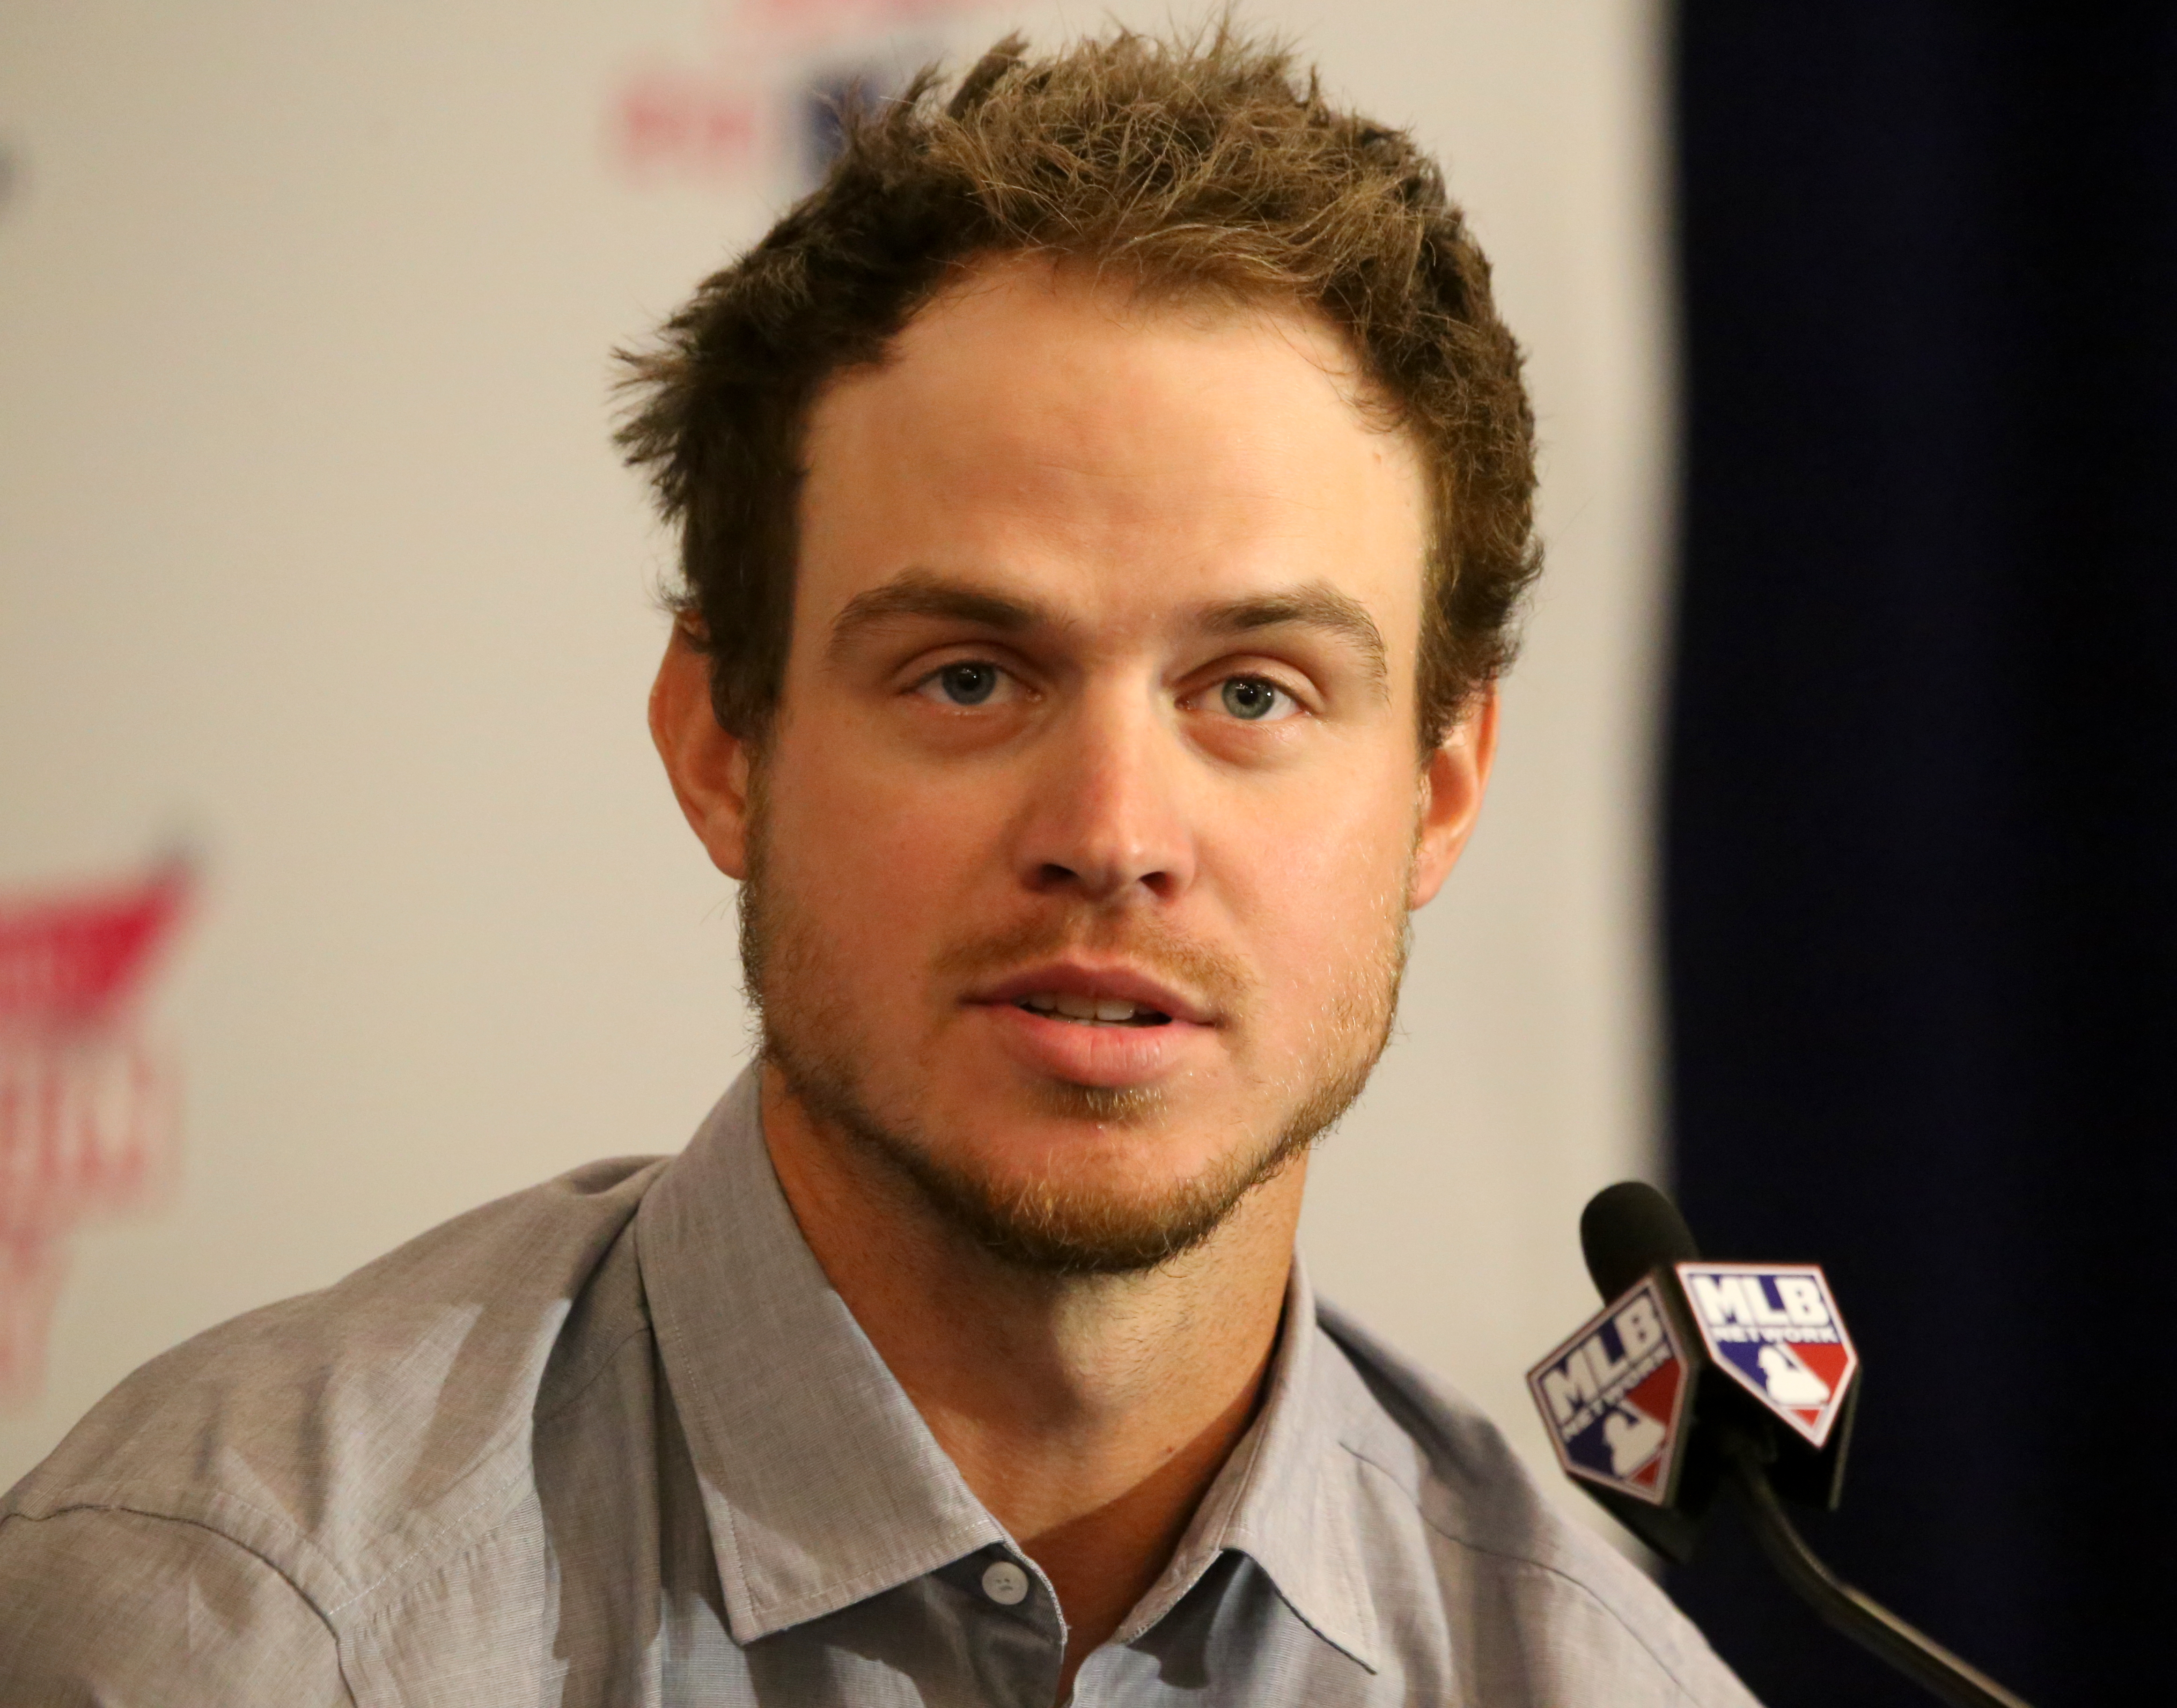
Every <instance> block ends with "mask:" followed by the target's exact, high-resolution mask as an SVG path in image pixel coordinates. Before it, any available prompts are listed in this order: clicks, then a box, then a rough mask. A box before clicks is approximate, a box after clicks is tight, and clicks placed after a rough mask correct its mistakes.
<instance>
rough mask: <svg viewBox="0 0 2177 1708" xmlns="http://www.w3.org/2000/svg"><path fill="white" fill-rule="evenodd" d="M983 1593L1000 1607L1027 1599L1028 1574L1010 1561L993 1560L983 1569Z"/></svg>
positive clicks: (1016, 1604) (1016, 1603)
mask: <svg viewBox="0 0 2177 1708" xmlns="http://www.w3.org/2000/svg"><path fill="white" fill-rule="evenodd" d="M983 1593H984V1594H985V1595H986V1596H989V1597H990V1599H991V1600H992V1601H994V1602H996V1603H997V1604H998V1605H999V1606H1000V1607H1018V1606H1019V1605H1020V1604H1021V1603H1022V1602H1024V1601H1026V1600H1027V1599H1028V1574H1027V1573H1026V1572H1024V1571H1023V1570H1022V1569H1020V1568H1019V1567H1018V1566H1017V1565H1015V1564H1014V1563H1012V1561H1011V1560H994V1561H993V1562H991V1563H990V1564H989V1565H987V1566H985V1568H984V1569H983Z"/></svg>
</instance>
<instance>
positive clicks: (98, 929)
mask: <svg viewBox="0 0 2177 1708" xmlns="http://www.w3.org/2000/svg"><path fill="white" fill-rule="evenodd" d="M193 888H194V876H193V873H192V870H191V868H190V866H189V865H188V862H187V861H185V860H183V859H170V860H167V861H166V862H164V863H162V864H161V865H159V866H158V867H156V868H155V870H153V871H152V872H151V873H150V875H149V876H146V877H144V878H141V879H139V880H137V881H133V882H128V883H122V884H113V885H107V886H103V887H96V888H91V887H85V888H83V889H80V890H76V891H74V892H64V893H60V894H54V895H46V896H33V897H23V898H0V1400H22V1399H26V1398H28V1397H30V1395H32V1394H35V1392H36V1391H37V1388H38V1385H39V1383H40V1381H41V1378H42V1377H43V1375H44V1372H45V1362H46V1331H47V1327H48V1325H49V1323H50V1322H51V1320H52V1308H53V1302H54V1299H55V1297H56V1296H57V1293H58V1292H59V1289H60V1283H61V1278H62V1276H63V1273H64V1272H65V1269H66V1262H67V1247H66V1245H65V1243H64V1242H65V1241H66V1239H67V1236H68V1234H69V1233H70V1232H71V1231H73V1230H74V1229H75V1228H77V1227H79V1226H80V1225H82V1224H83V1223H85V1222H86V1221H90V1220H94V1219H95V1218H98V1217H101V1216H106V1215H110V1214H114V1213H115V1212H117V1211H122V1210H126V1209H134V1208H135V1207H137V1206H139V1205H142V1204H144V1203H147V1202H149V1201H150V1200H151V1199H152V1198H154V1197H155V1194H156V1193H157V1192H158V1191H159V1190H160V1188H161V1187H163V1186H164V1185H165V1184H166V1181H168V1180H169V1179H170V1178H171V1177H172V1169H173V1163H174V1159H175V1151H176V1143H175V1141H176V1135H177V1121H176V1116H177V1081H176V1073H175V1070H174V1068H173V1066H172V1062H171V1061H169V1060H167V1059H166V1057H165V1056H163V1055H162V1054H161V1052H160V1051H159V1050H157V1049H156V1048H155V1046H154V1045H153V1044H152V1043H151V1042H150V1040H149V1039H148V1038H147V1037H146V1036H145V1033H144V1031H143V1027H142V1021H141V1009H142V998H143V996H144V992H145V987H146V985H147V984H148V982H149V979H150V973H151V970H152V969H153V968H154V967H155V965H156V964H157V963H158V960H159V958H160V952H161V950H162V949H163V948H164V947H165V946H166V944H167V943H168V942H169V941H171V940H172V936H173V933H174V928H175V926H176V925H177V924H178V923H179V922H180V920H181V918H182V915H183V913H184V912H185V911H186V909H187V907H188V901H189V898H190V894H191V892H192V890H193Z"/></svg>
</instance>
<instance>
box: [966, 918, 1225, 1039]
mask: <svg viewBox="0 0 2177 1708" xmlns="http://www.w3.org/2000/svg"><path fill="white" fill-rule="evenodd" d="M1080 954H1086V955H1094V956H1095V957H1097V958H1099V959H1106V960H1123V961H1125V962H1127V963H1128V964H1129V965H1131V966H1133V967H1136V968H1138V969H1140V970H1141V971H1142V972H1143V973H1146V974H1149V976H1150V977H1152V978H1154V979H1155V980H1158V981H1159V983H1161V984H1165V985H1172V986H1173V987H1175V988H1176V989H1177V990H1181V991H1183V992H1184V993H1185V994H1186V995H1187V996H1190V997H1193V998H1197V999H1198V1000H1200V1001H1202V1002H1203V1005H1204V1006H1205V1007H1208V1008H1209V1009H1210V1010H1211V1012H1214V1013H1218V1014H1232V1013H1236V1012H1239V1011H1241V1009H1242V1008H1244V1007H1246V1006H1247V999H1248V997H1249V996H1251V995H1252V992H1253V990H1254V985H1255V981H1254V980H1252V978H1251V977H1249V976H1248V974H1247V972H1246V971H1245V969H1242V968H1241V965H1240V964H1239V963H1238V962H1237V961H1236V960H1235V959H1234V958H1232V957H1231V956H1230V955H1227V954H1225V953H1223V952H1219V951H1218V950H1216V949H1214V948H1211V947H1209V946H1208V945H1206V944H1204V943H1202V942H1200V941H1197V940H1196V939H1194V938H1192V937H1190V936H1187V934H1186V933H1185V932H1183V931H1181V930H1176V928H1175V927H1173V926H1172V925H1170V924H1169V923H1167V922H1166V921H1165V920H1163V919H1159V918H1157V917H1156V916H1155V915H1154V914H1092V913H1087V912H1067V913H1059V914H1036V915H1033V916H1031V917H1028V918H1026V919H1021V920H1019V921H1018V922H1017V923H1015V924H1013V925H1009V926H1007V927H1006V928H1005V929H1003V930H996V931H992V932H990V933H988V934H986V935H982V936H975V937H972V938H968V939H967V940H965V941H961V942H958V943H955V944H952V945H951V946H950V947H947V948H946V949H944V950H942V951H941V952H939V954H938V955H937V957H936V961H935V962H934V963H933V966H934V969H935V970H936V973H937V974H938V976H939V977H940V978H941V979H942V980H945V981H946V982H947V983H958V984H963V985H985V984H991V983H995V982H996V980H999V979H1000V978H1002V977H1003V976H1004V975H1006V974H1008V973H1010V972H1012V970H1013V969H1015V968H1017V967H1019V966H1022V965H1023V964H1027V963H1034V962H1037V961H1056V960H1061V959H1064V958H1066V957H1067V956H1068V955H1080Z"/></svg>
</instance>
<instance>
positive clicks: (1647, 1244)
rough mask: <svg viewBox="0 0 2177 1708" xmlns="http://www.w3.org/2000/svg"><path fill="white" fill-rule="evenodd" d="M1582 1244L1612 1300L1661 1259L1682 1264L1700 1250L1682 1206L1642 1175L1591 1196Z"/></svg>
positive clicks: (1584, 1213)
mask: <svg viewBox="0 0 2177 1708" xmlns="http://www.w3.org/2000/svg"><path fill="white" fill-rule="evenodd" d="M1580 1254H1581V1255H1582V1256H1583V1257H1585V1258H1586V1259H1587V1273H1588V1274H1590V1275H1591V1276H1592V1277H1594V1280H1595V1285H1596V1291H1599V1292H1601V1295H1602V1296H1603V1298H1604V1299H1605V1300H1606V1301H1608V1300H1611V1299H1614V1298H1616V1297H1617V1296H1618V1295H1619V1294H1620V1293H1622V1292H1623V1291H1625V1290H1626V1289H1627V1288H1628V1287H1629V1286H1631V1285H1633V1284H1634V1282H1635V1281H1637V1280H1640V1277H1641V1276H1643V1275H1645V1274H1647V1273H1648V1271H1649V1270H1650V1269H1654V1268H1655V1267H1656V1264H1658V1263H1684V1262H1687V1261H1689V1259H1691V1258H1698V1257H1699V1256H1700V1247H1699V1246H1696V1245H1695V1244H1694V1236H1693V1231H1692V1230H1691V1229H1690V1228H1689V1227H1687V1225H1686V1219H1685V1218H1684V1217H1683V1216H1682V1215H1680V1214H1678V1206H1677V1205H1676V1204H1674V1203H1672V1202H1671V1201H1670V1200H1669V1199H1668V1198H1665V1197H1664V1196H1663V1195H1662V1193H1661V1192H1657V1191H1656V1188H1655V1187H1651V1186H1650V1185H1649V1184H1648V1183H1647V1182H1646V1181H1638V1180H1623V1181H1618V1184H1617V1185H1616V1186H1607V1187H1603V1189H1602V1190H1601V1192H1597V1193H1596V1195H1595V1196H1594V1197H1593V1198H1590V1199H1589V1200H1588V1201H1587V1208H1586V1209H1584V1210H1582V1211H1581V1212H1580Z"/></svg>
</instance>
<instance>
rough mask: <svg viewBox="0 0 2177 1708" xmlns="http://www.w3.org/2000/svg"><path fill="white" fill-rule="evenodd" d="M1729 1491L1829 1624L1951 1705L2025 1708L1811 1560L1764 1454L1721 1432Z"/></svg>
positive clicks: (1733, 1433)
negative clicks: (1779, 1496) (1771, 1480)
mask: <svg viewBox="0 0 2177 1708" xmlns="http://www.w3.org/2000/svg"><path fill="white" fill-rule="evenodd" d="M1721 1434H1722V1436H1723V1439H1722V1442H1721V1446H1722V1448H1723V1454H1724V1459H1725V1461H1726V1464H1727V1467H1728V1470H1727V1476H1728V1480H1729V1482H1730V1484H1731V1492H1732V1494H1733V1495H1734V1496H1735V1497H1736V1498H1737V1499H1738V1509H1739V1511H1740V1512H1741V1513H1742V1514H1744V1516H1745V1519H1746V1522H1747V1524H1748V1525H1749V1527H1750V1528H1751V1529H1752V1530H1753V1531H1754V1540H1755V1541H1757V1542H1760V1544H1761V1552H1763V1553H1765V1554H1766V1555H1767V1556H1768V1557H1769V1563H1770V1564H1771V1565H1772V1566H1774V1567H1775V1568H1776V1572H1777V1574H1778V1575H1779V1576H1781V1578H1782V1579H1783V1580H1784V1581H1785V1582H1786V1583H1787V1584H1789V1585H1791V1586H1792V1591H1793V1592H1794V1593H1796V1594H1797V1595H1798V1596H1799V1598H1800V1599H1801V1600H1802V1601H1804V1602H1808V1603H1809V1604H1810V1605H1812V1607H1814V1611H1815V1612H1816V1613H1820V1615H1821V1616H1822V1618H1824V1619H1825V1620H1826V1621H1828V1623H1830V1625H1831V1628H1832V1629H1836V1630H1838V1631H1841V1632H1842V1633H1843V1634H1845V1635H1846V1636H1847V1637H1849V1638H1851V1639H1852V1641H1854V1642H1855V1643H1858V1645H1860V1646H1861V1647H1863V1648H1864V1649H1867V1650H1869V1651H1872V1652H1873V1653H1874V1655H1875V1656H1877V1658H1879V1659H1880V1660H1882V1661H1885V1662H1888V1663H1889V1664H1890V1665H1891V1666H1892V1667H1896V1669H1897V1670H1898V1671H1899V1672H1901V1673H1903V1674H1904V1675H1905V1676H1906V1677H1907V1678H1910V1679H1912V1681H1913V1683H1916V1684H1918V1685H1920V1686H1922V1687H1923V1689H1927V1690H1929V1691H1932V1692H1933V1693H1934V1694H1935V1695H1937V1696H1940V1697H1941V1698H1942V1700H1944V1701H1945V1702H1947V1703H1950V1704H1951V1708H2027V1705H2026V1703H2025V1702H2024V1701H2023V1700H2021V1699H2020V1698H2018V1697H2016V1696H2014V1695H2012V1694H2011V1692H2010V1691H2008V1690H2006V1689H2004V1688H2003V1686H2002V1685H2000V1684H1999V1683H1996V1682H1995V1680H1994V1679H1993V1678H1989V1676H1988V1675H1987V1674H1986V1673H1983V1672H1980V1671H1979V1670H1978V1669H1977V1668H1975V1667H1971V1666H1968V1665H1967V1663H1966V1662H1963V1661H1961V1660H1960V1659H1959V1658H1958V1657H1957V1656H1956V1655H1953V1654H1952V1653H1951V1651H1949V1650H1948V1649H1945V1647H1944V1646H1943V1645H1941V1644H1940V1643H1938V1642H1937V1641H1935V1640H1934V1638H1932V1637H1929V1636H1924V1635H1923V1634H1921V1633H1920V1632H1918V1631H1916V1630H1914V1629H1912V1626H1910V1625H1908V1624H1907V1623H1905V1622H1904V1620H1902V1619H1901V1618H1898V1617H1897V1615H1896V1614H1895V1613H1891V1611H1890V1610H1889V1609H1888V1608H1887V1607H1884V1606H1883V1605H1882V1604H1881V1603H1880V1602H1877V1601H1875V1600H1874V1599H1873V1598H1872V1597H1871V1596H1866V1595H1863V1594H1862V1593H1861V1592H1860V1591H1858V1590H1856V1589H1854V1588H1852V1585H1850V1584H1847V1583H1846V1582H1845V1581H1844V1580H1842V1579H1841V1578H1840V1577H1838V1576H1837V1574H1836V1573H1835V1572H1833V1571H1831V1569H1829V1568H1828V1567H1827V1566H1825V1565H1824V1564H1823V1563H1821V1561H1820V1559H1818V1558H1815V1555H1814V1550H1813V1549H1811V1548H1809V1547H1808V1546H1807V1544H1806V1542H1805V1541H1804V1540H1803V1538H1802V1537H1801V1536H1800V1535H1799V1533H1798V1531H1796V1530H1794V1529H1793V1528H1792V1520H1790V1518H1788V1517H1787V1515H1786V1514H1785V1512H1784V1507H1783V1503H1781V1501H1779V1500H1778V1499H1777V1498H1776V1490H1775V1489H1773V1488H1771V1487H1770V1486H1769V1471H1768V1466H1767V1455H1766V1454H1764V1453H1763V1452H1762V1450H1761V1449H1760V1446H1759V1445H1758V1444H1757V1443H1754V1441H1752V1440H1750V1439H1749V1438H1748V1437H1747V1436H1745V1435H1744V1434H1743V1433H1742V1432H1739V1431H1738V1430H1736V1429H1730V1430H1727V1431H1723V1432H1721Z"/></svg>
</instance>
